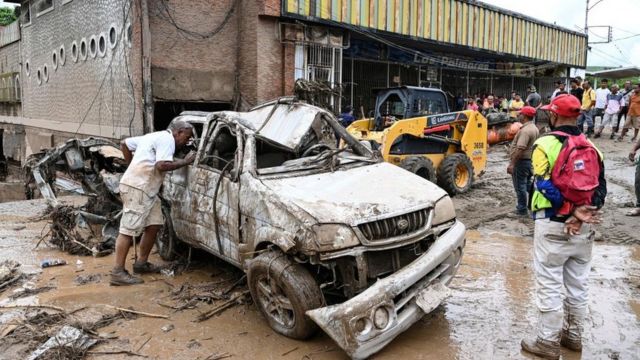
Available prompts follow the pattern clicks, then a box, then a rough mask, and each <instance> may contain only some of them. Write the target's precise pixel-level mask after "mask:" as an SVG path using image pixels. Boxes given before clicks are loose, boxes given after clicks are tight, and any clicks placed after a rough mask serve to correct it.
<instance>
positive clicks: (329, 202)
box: [263, 163, 447, 226]
mask: <svg viewBox="0 0 640 360" xmlns="http://www.w3.org/2000/svg"><path fill="white" fill-rule="evenodd" d="M263 183H264V184H265V186H267V187H269V188H270V189H271V190H273V191H274V194H276V196H277V197H279V198H280V199H281V200H282V201H283V202H285V203H287V202H289V203H293V204H295V205H297V206H299V207H300V208H301V209H303V210H304V211H306V212H307V213H309V214H310V215H311V216H313V217H314V218H315V219H316V220H317V221H318V222H319V223H342V224H348V225H351V226H356V225H358V224H361V223H365V222H370V221H375V220H378V219H383V218H388V217H392V216H396V215H401V214H404V213H408V212H412V211H415V210H418V209H423V208H426V207H432V206H433V205H434V204H435V202H436V201H437V200H439V199H440V198H442V197H443V196H446V195H447V193H446V192H445V191H444V190H442V189H441V188H440V187H438V186H437V185H435V184H433V183H431V182H429V181H427V180H425V179H423V178H421V177H420V176H417V175H415V174H412V173H410V172H408V171H406V170H403V169H401V168H399V167H397V166H395V165H391V164H388V163H379V164H375V165H368V166H362V167H357V168H352V169H348V170H339V171H335V172H326V173H321V174H314V175H305V176H297V177H288V178H280V179H263Z"/></svg>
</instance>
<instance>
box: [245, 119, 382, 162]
mask: <svg viewBox="0 0 640 360" xmlns="http://www.w3.org/2000/svg"><path fill="white" fill-rule="evenodd" d="M355 144H357V145H355ZM354 145H355V146H354ZM358 145H359V146H358ZM255 146H256V161H257V166H256V167H257V170H258V173H259V174H273V173H283V172H291V171H301V170H321V171H323V170H324V171H333V170H335V169H336V168H338V167H340V166H342V165H346V164H354V163H358V162H360V163H362V164H364V163H369V162H374V161H375V160H374V159H373V157H372V153H371V152H370V151H368V149H366V148H364V147H363V146H362V145H361V144H359V143H358V142H357V140H355V139H354V138H353V137H351V136H350V135H349V134H348V133H347V132H346V131H345V130H344V128H343V127H342V126H341V125H340V124H338V123H337V122H336V121H335V120H333V119H330V118H329V117H327V116H318V117H317V118H316V119H315V120H314V121H313V123H312V124H311V126H310V127H309V130H308V131H307V133H306V134H305V135H304V136H302V138H301V139H300V142H299V144H298V145H297V146H296V148H297V149H298V150H297V151H295V150H293V149H288V148H285V147H283V146H279V144H275V143H273V142H271V141H269V140H268V139H265V138H262V137H260V136H257V137H256V145H255Z"/></svg>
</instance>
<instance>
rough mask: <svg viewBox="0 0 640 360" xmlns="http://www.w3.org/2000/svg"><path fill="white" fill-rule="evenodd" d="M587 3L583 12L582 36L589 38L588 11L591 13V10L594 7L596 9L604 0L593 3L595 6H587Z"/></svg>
mask: <svg viewBox="0 0 640 360" xmlns="http://www.w3.org/2000/svg"><path fill="white" fill-rule="evenodd" d="M589 1H590V0H587V6H586V8H585V9H586V10H585V12H584V34H585V35H587V36H589V11H591V9H593V8H594V7H596V5H598V4H600V3H601V2H603V1H604V0H598V1H596V2H595V4H593V5H591V6H589Z"/></svg>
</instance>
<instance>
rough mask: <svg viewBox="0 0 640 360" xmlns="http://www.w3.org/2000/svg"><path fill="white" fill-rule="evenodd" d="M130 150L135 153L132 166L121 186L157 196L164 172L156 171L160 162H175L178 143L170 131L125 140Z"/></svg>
mask: <svg viewBox="0 0 640 360" xmlns="http://www.w3.org/2000/svg"><path fill="white" fill-rule="evenodd" d="M125 144H127V147H128V148H129V150H131V151H133V159H131V164H129V167H128V168H127V171H125V173H124V175H123V176H122V179H121V180H120V184H123V185H128V186H131V187H134V188H136V189H140V190H142V191H144V192H145V193H146V194H147V195H149V196H152V197H153V196H156V195H157V194H158V192H159V191H160V186H161V185H162V181H163V179H164V172H162V171H159V170H158V169H156V166H155V165H156V163H157V162H158V161H173V154H174V153H175V151H176V142H175V140H174V138H173V134H172V133H171V131H169V130H164V131H156V132H153V133H149V134H146V135H143V136H136V137H130V138H128V139H126V140H125Z"/></svg>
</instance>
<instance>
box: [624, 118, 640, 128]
mask: <svg viewBox="0 0 640 360" xmlns="http://www.w3.org/2000/svg"><path fill="white" fill-rule="evenodd" d="M626 118H627V119H626V120H625V121H624V128H625V129H640V116H637V115H636V116H626Z"/></svg>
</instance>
